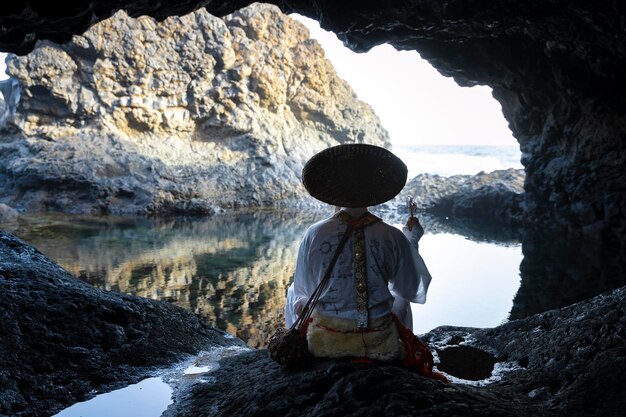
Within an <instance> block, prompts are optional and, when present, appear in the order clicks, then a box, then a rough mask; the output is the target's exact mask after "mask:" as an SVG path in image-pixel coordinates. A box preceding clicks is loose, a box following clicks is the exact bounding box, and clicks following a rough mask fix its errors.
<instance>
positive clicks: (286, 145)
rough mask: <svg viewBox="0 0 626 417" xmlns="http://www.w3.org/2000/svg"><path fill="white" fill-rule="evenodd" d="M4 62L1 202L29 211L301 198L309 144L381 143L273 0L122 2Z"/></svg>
mask: <svg viewBox="0 0 626 417" xmlns="http://www.w3.org/2000/svg"><path fill="white" fill-rule="evenodd" d="M7 68H8V74H9V75H10V78H9V79H8V80H6V81H3V82H2V83H1V85H0V89H1V90H2V92H3V96H4V98H5V103H6V109H5V111H4V112H3V114H2V117H1V119H0V127H1V128H2V129H3V133H0V202H4V203H7V204H10V205H13V206H15V207H18V208H20V209H24V210H28V211H43V210H57V211H65V212H72V213H115V214H120V213H124V214H136V213H140V214H155V215H162V214H197V215H211V214H213V213H215V212H216V211H219V210H221V209H225V208H232V207H239V206H255V207H258V206H281V207H283V206H289V205H298V204H300V205H307V204H309V205H311V204H313V200H312V199H311V198H310V197H308V194H307V193H306V191H305V190H304V187H302V185H301V184H300V171H301V169H302V166H303V165H304V163H305V162H306V160H308V158H310V157H311V156H312V155H314V154H315V153H316V152H318V151H320V150H322V149H324V148H326V147H329V146H333V145H337V144H340V143H354V142H359V143H372V144H376V145H380V146H385V147H388V146H390V143H389V138H388V134H387V132H386V131H385V129H384V128H383V127H382V125H381V123H380V121H379V120H378V118H377V117H376V115H375V114H374V112H373V110H372V109H371V108H370V107H369V106H368V105H367V104H365V103H363V102H361V101H359V100H358V99H357V97H356V95H355V93H354V92H353V91H352V89H351V88H350V87H349V86H348V84H347V83H346V82H345V81H343V80H342V79H340V78H339V77H338V76H337V74H336V73H335V70H334V69H333V67H332V65H331V64H330V62H329V61H327V60H326V59H325V57H324V51H323V50H322V48H321V46H320V45H319V44H318V43H317V41H314V40H311V39H309V32H308V29H306V27H304V25H302V24H301V23H299V22H297V21H295V20H293V19H291V18H290V17H289V16H287V15H284V14H283V13H281V12H280V10H279V9H278V8H277V7H275V6H271V5H262V4H254V5H251V6H249V7H247V8H245V9H242V10H239V11H236V12H234V13H232V14H230V15H227V16H225V17H223V18H219V17H215V16H212V15H210V14H209V13H208V12H207V11H206V10H204V9H201V10H198V11H196V12H194V13H192V14H189V15H185V16H182V17H172V18H169V19H166V20H164V21H162V22H157V21H155V20H154V19H152V18H150V17H147V16H146V17H141V18H138V19H133V18H130V17H129V16H128V15H127V14H126V13H124V12H119V13H117V14H116V15H115V16H113V17H112V18H111V19H109V20H106V21H103V22H101V23H99V24H97V25H94V26H93V27H92V28H91V29H90V30H89V31H87V32H86V33H84V34H82V35H81V36H76V37H74V38H73V39H72V41H71V42H68V43H66V44H63V45H57V44H54V43H51V42H43V43H41V44H40V45H38V46H37V47H36V48H35V50H34V51H33V52H32V53H31V54H29V55H27V56H23V57H17V56H9V58H8V61H7Z"/></svg>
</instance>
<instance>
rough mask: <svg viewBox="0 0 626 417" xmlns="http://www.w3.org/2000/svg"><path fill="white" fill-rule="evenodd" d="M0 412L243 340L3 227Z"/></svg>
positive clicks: (75, 397) (130, 378) (44, 404)
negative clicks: (97, 277) (89, 277)
mask: <svg viewBox="0 0 626 417" xmlns="http://www.w3.org/2000/svg"><path fill="white" fill-rule="evenodd" d="M0 334H2V337H0V369H2V372H0V415H10V416H15V417H19V416H24V417H25V416H49V415H51V414H54V413H53V412H54V411H58V410H59V409H60V408H62V407H63V406H67V405H70V404H72V403H74V402H76V401H81V400H84V399H86V398H87V397H88V396H93V393H94V392H96V390H101V389H102V390H109V389H112V388H115V387H118V386H120V385H123V384H128V383H132V382H136V381H138V380H139V379H141V378H145V377H147V376H149V375H151V374H152V373H154V372H155V369H156V367H158V366H161V367H162V366H167V365H171V364H172V363H174V362H175V361H177V360H180V359H182V358H184V357H188V356H189V355H191V354H195V353H197V352H198V351H200V350H204V349H209V348H211V347H215V346H236V345H240V346H242V345H243V342H241V341H240V340H238V339H235V338H232V337H228V336H226V334H225V333H224V332H222V331H220V330H216V329H213V328H210V327H209V326H207V325H206V324H204V323H203V322H201V321H200V320H199V319H198V317H196V316H194V315H193V314H191V313H189V312H188V311H186V310H183V309H182V308H179V307H176V306H174V305H171V304H169V303H163V302H157V301H152V300H148V299H145V298H141V297H135V296H130V295H122V294H119V293H115V292H106V291H102V290H98V289H96V288H94V287H92V286H91V285H89V284H86V283H84V282H82V281H79V280H77V279H76V278H74V277H72V276H71V275H70V274H68V273H67V272H66V271H65V270H63V269H62V268H61V267H59V266H58V265H56V264H55V263H54V262H52V261H51V260H49V259H48V258H46V257H45V256H44V255H43V254H41V253H40V252H39V251H37V250H36V249H34V248H33V247H31V246H29V245H27V244H25V243H24V242H23V241H21V240H19V239H17V238H16V237H14V236H12V235H9V234H8V233H5V232H0Z"/></svg>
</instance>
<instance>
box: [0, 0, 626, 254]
mask: <svg viewBox="0 0 626 417" xmlns="http://www.w3.org/2000/svg"><path fill="white" fill-rule="evenodd" d="M270 2H271V1H270ZM249 3H250V1H248V0H240V1H229V2H211V3H210V4H208V5H207V7H208V10H209V11H210V12H211V13H214V14H215V15H224V14H227V13H231V12H233V11H234V10H235V9H237V8H240V7H243V6H245V5H247V4H249ZM275 3H277V4H279V5H280V6H281V7H283V9H284V10H285V11H287V12H292V11H295V12H298V13H301V14H303V15H306V16H308V17H311V18H314V19H317V20H319V21H320V22H321V25H322V27H323V28H325V29H328V30H332V31H334V32H335V33H336V34H337V35H338V36H339V37H340V38H341V39H342V40H344V42H345V44H346V45H347V46H349V47H350V48H352V49H354V50H358V51H363V50H367V49H369V48H371V47H372V46H374V45H377V44H380V43H384V42H387V43H390V44H392V45H393V46H395V47H396V48H398V49H403V50H416V51H418V52H419V53H420V54H421V55H422V57H424V58H426V59H427V60H429V61H430V62H431V63H432V64H433V65H434V66H435V67H436V68H437V69H438V70H439V71H440V72H441V73H442V74H444V75H446V76H452V77H454V78H455V80H456V81H457V83H459V84H460V85H464V86H471V85H476V84H483V85H489V86H491V87H492V88H493V95H494V97H495V98H496V99H497V100H499V101H500V103H501V104H502V110H503V113H504V115H505V117H506V118H507V120H508V121H509V125H510V127H511V129H512V131H513V133H514V135H515V137H516V138H517V139H518V141H519V142H520V145H521V149H522V152H523V154H524V158H523V164H524V166H525V168H526V172H527V177H526V184H525V190H526V197H525V198H526V207H527V209H528V213H529V220H530V223H531V224H534V225H535V226H536V227H537V228H544V229H545V228H550V229H557V230H567V231H569V232H570V233H571V234H573V235H575V236H586V237H590V238H593V239H600V240H604V241H606V242H611V243H621V244H624V243H625V242H626V240H625V239H626V233H625V231H626V193H624V189H626V178H625V177H626V176H625V175H624V170H623V168H622V167H623V166H624V163H625V162H626V147H625V146H624V140H623V138H624V136H625V135H626V118H625V117H624V112H625V109H626V99H625V97H626V75H625V74H626V73H625V72H624V71H623V68H624V66H625V63H626V52H625V51H626V47H625V46H626V28H625V27H624V23H623V22H624V16H626V6H625V5H624V3H623V2H620V1H617V0H599V1H594V2H580V1H577V2H571V1H566V0H555V1H550V2H546V1H542V0H529V1H525V2H523V3H520V2H518V1H513V0H505V1H499V2H475V1H471V0H445V1H429V0H411V1H408V2H402V3H401V4H399V3H385V4H384V5H381V4H380V2H378V1H374V0H368V1H359V2H335V3H324V4H320V3H319V2H315V1H297V2H296V1H288V0H287V1H284V0H281V1H280V2H275ZM200 4H202V5H206V4H207V3H206V2H200V1H197V0H189V1H185V2H182V3H181V2H178V1H171V0H170V1H161V2H158V3H156V4H146V3H145V2H137V1H132V2H127V3H125V4H124V6H123V7H124V8H125V9H126V10H127V11H128V13H129V14H130V15H131V16H138V15H142V14H149V15H152V16H155V17H157V18H163V17H165V16H168V15H174V14H183V13H187V12H189V11H191V10H193V9H194V8H196V7H197V6H198V5H200ZM119 7H120V6H119V5H118V4H117V3H111V2H107V1H102V0H90V1H84V2H78V3H73V6H72V7H71V8H70V7H67V8H65V9H60V7H59V6H58V5H56V4H46V3H41V4H37V5H33V4H31V2H28V1H24V0H17V1H15V2H11V3H10V6H7V7H6V8H4V9H3V10H2V11H1V12H0V13H2V17H1V18H0V19H2V20H1V23H2V27H3V28H6V29H3V31H2V32H0V49H2V50H5V51H8V50H11V51H15V52H18V53H25V52H28V51H29V50H31V49H32V48H33V47H34V45H35V42H36V40H37V39H39V38H46V39H53V40H56V41H60V42H63V41H68V40H69V39H70V36H71V34H72V33H75V34H80V33H82V32H83V31H84V30H86V29H87V28H88V27H89V26H90V25H91V24H93V23H94V22H95V21H98V20H102V19H104V18H107V17H109V16H110V15H111V14H112V13H114V12H115V11H116V10H117V9H118V8H119Z"/></svg>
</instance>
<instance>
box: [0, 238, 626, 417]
mask: <svg viewBox="0 0 626 417" xmlns="http://www.w3.org/2000/svg"><path fill="white" fill-rule="evenodd" d="M0 260H1V261H0V286H1V287H2V288H0V290H1V291H0V314H1V315H2V320H1V321H0V326H1V328H0V330H1V332H2V334H3V335H7V336H6V337H3V338H2V339H0V358H1V359H0V360H1V361H2V363H1V365H2V369H3V373H2V374H0V387H1V388H2V390H1V393H2V394H1V395H0V415H12V416H20V417H25V416H45V415H50V414H51V413H53V412H56V411H58V410H60V409H61V408H63V407H66V406H69V405H71V404H72V403H74V402H76V401H80V400H83V399H85V398H88V397H89V396H91V395H93V390H98V391H101V390H108V389H113V388H116V387H120V386H123V385H126V384H129V383H132V382H136V381H138V380H139V379H142V378H144V377H147V376H151V375H154V374H155V373H156V372H158V369H162V368H164V367H167V366H171V365H172V364H173V363H175V362H176V361H179V360H181V359H183V358H187V359H189V358H190V357H192V355H194V354H197V353H198V352H199V351H202V350H206V349H210V348H212V347H216V346H243V342H241V341H239V340H238V339H236V338H232V337H229V336H227V335H225V334H224V333H223V332H221V331H218V330H215V329H211V328H208V327H207V326H206V325H204V324H202V322H200V321H199V320H198V319H197V318H196V317H195V316H193V315H192V314H191V313H188V312H185V311H183V310H181V309H179V308H176V307H174V306H172V305H170V304H168V303H165V302H157V301H152V300H147V299H143V298H140V297H133V296H127V295H121V294H117V293H114V292H106V291H101V290H98V289H95V288H93V287H91V286H89V285H88V284H85V283H83V282H80V281H78V280H76V279H75V278H73V277H72V276H71V275H70V274H68V273H67V272H65V271H64V270H62V269H61V268H60V267H58V266H57V265H56V264H54V263H53V262H52V261H50V260H49V259H47V258H46V257H45V256H43V255H42V254H41V253H39V252H38V251H37V250H36V249H34V248H32V247H31V246H29V245H28V244H26V243H25V242H23V241H21V240H19V239H17V238H15V237H13V236H11V235H9V234H8V233H4V232H2V233H0ZM624 299H626V287H623V288H620V289H617V290H614V291H612V292H609V293H605V294H603V295H600V296H598V297H595V298H593V299H591V300H589V301H585V302H582V303H578V304H575V305H573V306H570V307H565V308H562V309H560V310H553V311H549V312H545V313H540V314H537V315H534V316H531V317H528V318H526V319H521V320H515V321H511V322H509V323H506V324H504V325H501V326H499V327H497V328H494V329H466V328H451V327H442V328H438V329H435V330H434V331H432V332H430V333H428V334H426V335H424V339H425V340H426V341H427V342H428V343H429V344H430V345H431V347H432V348H434V349H435V351H436V353H438V357H439V366H440V367H441V369H442V370H446V371H447V372H448V373H449V374H450V375H452V376H455V375H456V376H457V378H456V379H453V381H454V382H456V383H454V384H442V383H438V382H434V381H431V380H428V379H425V378H423V377H420V376H418V375H415V374H412V373H410V372H408V371H406V370H403V369H400V368H397V367H394V366H389V365H381V366H379V365H376V366H371V365H358V364H350V363H342V362H324V361H320V362H317V363H314V364H311V366H310V368H308V369H305V370H303V371H301V372H284V371H282V370H281V369H280V368H279V367H278V366H277V365H276V364H275V363H273V362H271V361H270V359H269V357H268V355H267V352H266V351H264V350H252V351H249V352H248V353H242V354H240V355H238V356H234V357H230V358H226V359H223V360H222V361H221V362H220V367H219V369H217V370H214V371H212V372H211V374H210V375H211V377H212V379H211V380H212V381H215V383H200V382H198V383H195V384H187V385H184V386H181V387H179V388H177V390H176V391H175V394H174V402H173V404H172V405H170V407H169V409H168V411H167V412H166V414H165V415H167V416H187V415H189V416H192V415H199V414H198V413H200V414H202V415H211V416H222V415H223V416H226V415H241V416H260V415H267V414H268V413H270V414H275V413H278V414H281V415H311V416H312V415H329V416H339V415H372V416H373V415H407V414H419V415H433V416H434V415H448V416H457V415H458V416H467V415H475V416H479V415H481V416H484V415H498V416H499V415H502V416H518V415H519V416H522V415H541V416H552V415H568V416H581V417H582V416H594V415H597V416H600V415H602V416H618V415H620V414H619V413H620V412H621V410H623V407H624V406H626V404H625V403H624V401H625V398H626V396H624V395H623V394H624V392H625V389H626V386H625V381H624V379H623V377H622V375H623V373H624V372H625V371H626V359H625V358H626V318H625V317H626V312H625V311H624ZM468 358H470V359H468ZM485 358H486V359H485ZM490 358H491V359H490ZM463 366H465V368H467V367H468V366H469V368H470V371H471V372H470V375H473V374H475V373H476V372H478V371H479V368H480V369H483V370H482V371H480V372H482V373H483V374H482V375H478V376H477V377H475V378H474V377H470V376H467V375H468V374H467V370H463V369H461V368H462V367H463ZM491 368H493V369H491ZM485 369H487V371H485ZM464 372H465V373H464ZM485 372H486V373H485ZM464 378H469V379H470V380H466V379H464ZM471 379H474V380H473V381H472V380H471ZM381 413H382V414H381Z"/></svg>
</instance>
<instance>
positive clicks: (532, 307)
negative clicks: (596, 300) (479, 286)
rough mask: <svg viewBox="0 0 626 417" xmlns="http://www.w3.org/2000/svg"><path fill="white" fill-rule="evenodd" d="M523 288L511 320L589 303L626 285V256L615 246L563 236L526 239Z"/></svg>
mask: <svg viewBox="0 0 626 417" xmlns="http://www.w3.org/2000/svg"><path fill="white" fill-rule="evenodd" d="M522 249H523V253H524V260H523V261H522V264H521V265H520V271H521V275H522V285H521V287H520V289H519V291H518V293H517V295H516V296H515V299H514V300H513V309H512V310H511V315H510V317H511V319H518V318H523V317H527V316H530V315H532V314H536V313H540V312H543V311H547V310H552V309H555V308H561V307H565V306H568V305H571V304H574V303H577V302H579V301H584V300H587V299H589V298H591V297H593V296H596V295H598V294H601V293H603V292H606V291H610V290H613V289H615V288H619V287H623V286H624V285H626V256H625V254H624V253H623V251H622V250H620V249H619V248H616V247H611V246H607V245H601V244H599V243H595V242H584V241H579V240H572V239H567V238H565V237H562V236H544V235H537V234H533V235H529V236H526V237H524V239H523V244H522Z"/></svg>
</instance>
